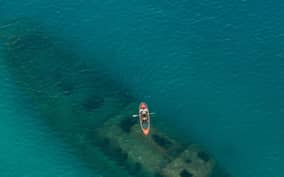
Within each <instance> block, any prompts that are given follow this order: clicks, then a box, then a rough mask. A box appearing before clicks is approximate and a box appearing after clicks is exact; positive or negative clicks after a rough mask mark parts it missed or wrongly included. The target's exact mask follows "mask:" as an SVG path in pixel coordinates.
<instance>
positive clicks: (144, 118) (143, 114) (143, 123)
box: [139, 102, 150, 136]
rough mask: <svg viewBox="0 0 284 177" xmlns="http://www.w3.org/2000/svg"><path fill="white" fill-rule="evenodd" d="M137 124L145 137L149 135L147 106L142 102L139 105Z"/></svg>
mask: <svg viewBox="0 0 284 177" xmlns="http://www.w3.org/2000/svg"><path fill="white" fill-rule="evenodd" d="M139 122H140V127H141V130H142V132H143V134H144V135H145V136H147V135H148V134H149V133H150V113H149V108H148V105H147V104H146V103H144V102H142V103H140V105H139Z"/></svg>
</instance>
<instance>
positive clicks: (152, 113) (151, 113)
mask: <svg viewBox="0 0 284 177" xmlns="http://www.w3.org/2000/svg"><path fill="white" fill-rule="evenodd" d="M155 114H156V113H154V112H150V115H155ZM132 117H133V118H135V117H139V115H138V114H133V115H132Z"/></svg>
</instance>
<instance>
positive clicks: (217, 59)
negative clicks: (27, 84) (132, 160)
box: [0, 0, 284, 177]
mask: <svg viewBox="0 0 284 177" xmlns="http://www.w3.org/2000/svg"><path fill="white" fill-rule="evenodd" d="M283 7H284V3H283V2H282V1H273V3H272V2H268V1H257V2H256V1H250V0H239V1H235V0H234V1H233V0H230V1H221V0H218V1H208V0H201V1H183V0H182V1H173V0H167V1H148V0H146V1H139V0H137V1H127V2H126V1H116V0H80V1H67V0H60V1H59V0H50V1H47V0H29V1H26V0H13V1H10V0H0V29H1V30H3V28H1V26H2V25H3V24H6V23H7V21H9V20H15V19H17V18H29V19H33V20H35V21H37V22H39V23H40V24H41V25H43V26H44V27H45V29H46V30H47V31H48V32H49V33H50V35H53V36H59V37H60V38H61V39H64V40H65V41H66V42H67V43H69V44H72V46H74V48H73V49H70V51H71V50H72V51H74V50H76V52H78V53H80V55H81V57H82V58H90V59H91V58H92V57H95V58H96V60H99V64H100V65H102V67H104V68H105V70H106V72H108V73H110V74H111V75H112V77H113V78H114V79H116V80H118V81H119V82H121V83H122V84H123V85H124V86H126V87H127V88H128V89H130V90H131V91H132V93H133V94H134V96H136V97H137V98H138V99H141V100H145V101H147V102H148V104H149V105H150V106H151V108H152V109H153V110H155V111H156V112H157V113H158V114H160V115H162V116H163V117H164V118H165V119H166V121H168V122H169V123H171V124H173V125H174V126H175V127H176V128H177V129H179V131H180V136H184V137H186V136H190V137H191V138H193V139H194V141H195V142H198V143H201V144H203V145H204V146H206V147H207V149H208V150H209V151H210V152H211V153H212V154H214V156H215V157H216V159H217V160H218V162H219V163H220V164H221V165H222V166H223V167H224V168H225V169H227V170H228V171H229V173H231V174H232V175H233V176H235V177H268V176H269V177H281V176H284V171H283V159H284V141H283V139H284V128H283V127H284V126H283V124H284V120H283V117H284V91H283V89H284V20H283V17H284V11H283ZM1 30H0V31H1ZM75 46H76V47H75ZM0 49H1V50H0V51H2V45H1V48H0ZM0 53H1V52H0ZM3 60H4V58H3V55H2V54H1V55H0V61H1V62H0V83H1V87H0V98H1V99H0V176H1V177H39V176H41V177H50V176H58V177H59V176H60V177H79V176H80V177H83V176H100V175H101V174H103V173H105V172H107V168H104V167H103V166H102V165H100V164H98V169H97V170H96V171H93V170H90V169H88V168H87V167H86V166H84V164H83V163H82V162H81V161H80V160H79V159H77V158H76V157H75V156H73V154H72V152H70V151H69V148H68V145H65V144H63V143H62V142H60V140H59V139H58V138H57V136H56V133H54V132H52V131H51V130H50V129H49V127H47V126H46V125H45V124H44V123H42V122H41V121H38V120H40V119H37V117H38V115H37V113H36V112H35V111H33V108H32V107H29V106H28V105H29V104H28V98H23V96H22V95H21V93H20V92H19V90H18V89H17V87H16V86H15V84H14V81H13V79H12V78H11V77H10V74H9V72H8V71H7V68H6V66H5V65H4V64H3V62H2V61H3ZM23 105H25V106H23ZM99 156H100V155H98V157H99ZM102 158H103V157H102ZM98 163H100V160H99V159H98ZM281 167H282V168H281ZM103 171H104V172H103Z"/></svg>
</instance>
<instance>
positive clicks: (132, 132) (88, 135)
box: [0, 19, 228, 177]
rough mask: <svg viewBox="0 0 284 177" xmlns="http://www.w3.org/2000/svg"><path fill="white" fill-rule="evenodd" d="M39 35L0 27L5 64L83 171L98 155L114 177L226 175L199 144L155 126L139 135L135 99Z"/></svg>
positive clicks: (17, 24) (28, 26)
mask: <svg viewBox="0 0 284 177" xmlns="http://www.w3.org/2000/svg"><path fill="white" fill-rule="evenodd" d="M44 31H45V30H44V29H43V27H41V26H40V25H38V24H36V23H34V22H31V21H29V20H26V19H21V20H17V21H13V22H9V23H7V25H5V26H2V27H0V38H2V40H3V41H1V42H3V43H4V44H5V46H4V52H5V60H4V64H5V65H6V66H7V69H8V70H9V71H10V73H11V76H12V77H13V78H14V80H15V82H16V84H17V85H18V86H19V89H20V90H22V91H23V93H24V94H25V95H26V96H28V97H29V98H30V99H31V100H32V102H33V104H34V105H35V107H36V109H37V110H38V111H39V112H40V113H41V116H42V118H43V120H44V121H45V122H47V124H48V125H49V127H50V128H52V129H54V130H56V132H57V133H58V135H59V136H60V137H61V138H62V139H63V140H64V141H65V142H66V143H67V144H69V145H70V146H72V147H73V148H74V152H75V154H76V155H77V156H79V157H80V158H81V159H83V160H84V161H85V162H86V163H87V164H88V165H89V166H90V167H92V168H95V165H93V164H92V163H95V160H94V159H95V158H96V154H97V152H98V151H100V152H102V153H103V154H104V155H105V156H106V157H108V158H106V159H110V160H112V161H114V162H115V163H114V165H115V166H118V167H123V168H121V169H122V170H123V171H124V172H120V173H121V174H120V175H118V176H122V175H123V173H125V174H129V175H131V176H143V177H145V176H146V177H147V176H149V177H210V176H218V177H225V176H226V177H227V176H228V175H227V174H226V173H225V172H224V171H223V170H220V168H219V167H218V166H217V165H216V161H215V160H214V159H213V158H212V156H211V155H210V154H209V153H208V152H206V151H205V150H204V149H203V148H202V147H201V146H200V145H197V144H192V143H190V144H186V143H184V142H180V141H178V140H176V139H174V138H171V136H170V135H169V134H167V133H166V132H163V131H161V130H159V129H157V128H155V126H152V128H151V133H150V135H149V136H147V137H145V136H144V135H143V134H142V133H141V131H140V127H139V125H138V120H137V119H136V118H132V117H131V114H132V113H133V111H135V110H137V105H138V104H139V102H138V100H136V99H135V98H134V97H132V96H131V95H129V94H126V93H128V92H127V90H126V89H124V88H123V86H122V85H120V84H119V83H118V82H117V81H114V80H112V79H111V78H110V77H109V76H108V75H107V74H105V73H104V72H103V71H102V70H101V69H100V67H99V66H93V65H88V64H87V63H86V61H84V60H79V59H78V58H80V57H78V55H76V54H75V53H74V52H73V51H71V50H69V49H68V47H63V46H66V44H64V43H61V42H62V41H61V42H60V41H59V40H54V38H52V37H50V36H49V35H48V33H46V32H44ZM155 119H156V118H155ZM112 176H114V175H112Z"/></svg>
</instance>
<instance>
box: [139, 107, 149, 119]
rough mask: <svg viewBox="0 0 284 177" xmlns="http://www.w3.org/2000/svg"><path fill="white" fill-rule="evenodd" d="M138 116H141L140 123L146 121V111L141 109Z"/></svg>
mask: <svg viewBox="0 0 284 177" xmlns="http://www.w3.org/2000/svg"><path fill="white" fill-rule="evenodd" d="M140 114H141V115H142V121H144V122H145V121H147V120H148V111H147V110H145V109H142V110H141V111H140Z"/></svg>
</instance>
